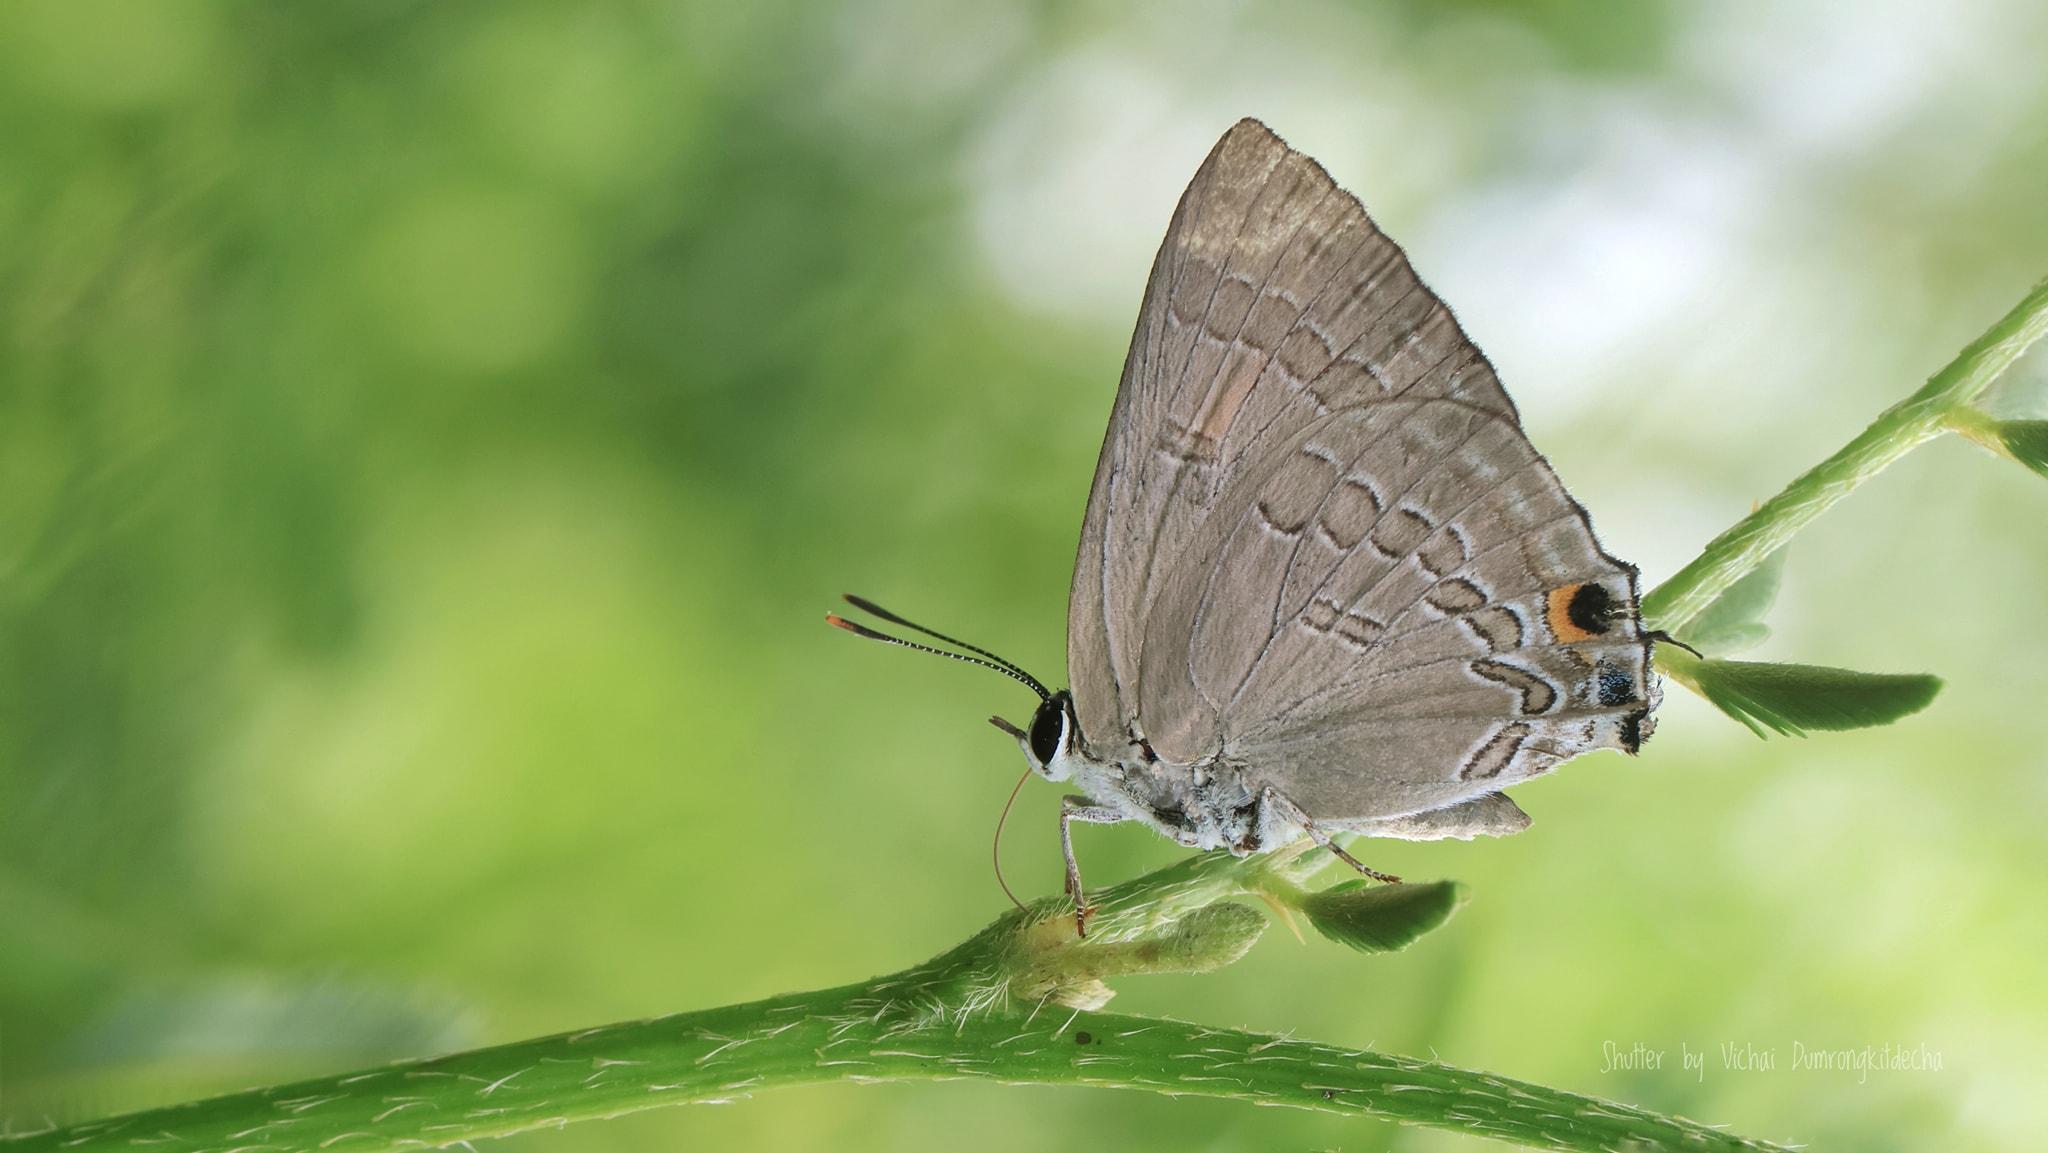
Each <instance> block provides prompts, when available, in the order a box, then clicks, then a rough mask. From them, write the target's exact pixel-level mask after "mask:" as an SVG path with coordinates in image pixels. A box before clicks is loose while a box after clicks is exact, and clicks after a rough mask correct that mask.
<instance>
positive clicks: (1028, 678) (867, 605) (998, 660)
mask: <svg viewBox="0 0 2048 1153" xmlns="http://www.w3.org/2000/svg"><path fill="white" fill-rule="evenodd" d="M841 596H842V597H843V598H844V599H845V601H846V603H847V604H850V605H852V606H853V607H855V608H857V609H859V610H861V611H862V612H864V613H867V614H868V615H869V616H876V617H880V618H882V619H883V620H885V621H888V622H889V623H890V624H892V625H900V626H902V627H903V628H906V629H909V630H911V631H912V632H919V633H923V634H924V635H926V636H928V637H931V638H932V639H933V640H938V641H944V642H945V643H947V644H949V645H953V646H955V647H957V648H963V649H966V650H967V651H968V652H970V653H973V654H975V655H976V656H980V657H984V658H987V659H988V660H989V661H992V662H994V663H995V665H996V666H998V667H1000V668H1002V669H1004V670H1005V671H1007V672H1008V673H1009V674H1010V675H1011V676H1013V677H1015V678H1016V679H1018V680H1020V681H1022V682H1024V683H1025V684H1027V685H1030V686H1031V688H1032V691H1034V692H1036V693H1037V694H1038V699H1039V700H1041V701H1042V700H1045V699H1046V698H1048V697H1050V696H1052V693H1051V692H1050V691H1048V690H1047V689H1046V687H1045V686H1044V685H1043V684H1041V683H1040V682H1039V680H1038V678H1037V677H1034V676H1032V675H1031V674H1030V673H1027V672H1025V671H1024V669H1023V667H1022V666H1020V665H1018V664H1017V662H1016V661H1013V660H1010V659H1008V658H1007V657H999V656H997V655H996V654H994V653H992V652H990V651H988V650H987V649H985V648H982V647H981V646H980V645H971V644H968V643H967V642H966V641H963V640H961V639H960V638H959V637H949V636H947V635H946V634H945V633H942V632H940V631H938V630H937V629H928V628H926V627H924V626H923V625H921V624H918V623H917V622H916V621H913V620H909V619H907V618H905V617H902V616H899V615H898V614H896V613H892V612H890V611H889V610H888V609H885V608H883V607H882V606H881V605H878V604H876V603H875V602H873V601H871V600H869V599H868V598H866V597H863V596H855V595H854V594H852V593H842V594H841ZM828 619H830V618H828ZM840 627H842V628H844V627H845V626H843V625H842V626H840ZM868 635H870V636H875V637H882V636H883V635H884V634H881V633H877V632H874V631H873V630H869V633H868ZM886 639H890V640H894V639H895V638H893V637H889V638H886ZM897 643H898V644H906V645H908V644H909V643H910V642H908V641H898V642H897ZM910 647H912V648H917V647H920V646H917V645H910ZM925 651H926V652H937V651H942V650H936V649H929V648H927V649H925ZM946 655H947V656H951V657H957V658H959V659H961V660H966V659H967V658H965V657H961V656H960V654H958V653H947V654H946ZM974 663H976V664H979V663H981V662H979V661H977V662H974Z"/></svg>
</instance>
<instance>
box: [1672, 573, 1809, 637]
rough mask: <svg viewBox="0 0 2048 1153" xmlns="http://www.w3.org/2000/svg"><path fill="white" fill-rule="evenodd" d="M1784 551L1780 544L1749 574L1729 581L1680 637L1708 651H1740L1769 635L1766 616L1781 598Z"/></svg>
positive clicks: (1684, 629) (1682, 630)
mask: <svg viewBox="0 0 2048 1153" xmlns="http://www.w3.org/2000/svg"><path fill="white" fill-rule="evenodd" d="M1785 552H1786V550H1785V549H1782V548H1781V549H1779V550H1778V551H1776V552H1774V553H1772V554H1771V555H1770V556H1767V557H1765V558H1764V559H1763V562H1762V563H1761V564H1759V565H1757V566H1756V567H1755V568H1753V569H1751V570H1750V571H1749V574H1748V575H1747V576H1744V577H1743V578H1742V579H1741V580H1739V581H1736V582H1735V583H1734V584H1732V585H1729V586H1728V590H1727V591H1726V592H1723V593H1722V594H1721V595H1720V596H1718V597H1715V598H1714V600H1713V602H1712V603H1710V604H1709V605H1707V607H1706V608H1705V609H1703V610H1701V612H1700V615H1698V616H1696V617H1694V618H1693V619H1692V620H1691V621H1689V622H1687V624H1686V625H1685V627H1684V628H1681V629H1679V630H1678V639H1679V640H1681V641H1684V642H1685V643H1687V644H1689V645H1691V646H1692V647H1694V648H1696V649H1699V650H1700V651H1701V652H1709V653H1739V652H1741V651H1743V650H1744V649H1751V648H1755V647H1756V646H1757V645H1760V644H1762V643H1763V642H1764V641H1765V640H1767V639H1769V637H1770V635H1771V630H1770V627H1769V626H1767V625H1765V624H1764V623H1763V619H1764V614H1765V613H1767V612H1769V611H1770V610H1771V605H1772V603H1773V602H1775V601H1776V600H1777V599H1778V586H1779V584H1780V583H1781V582H1782V580H1783V578H1784V574H1785Z"/></svg>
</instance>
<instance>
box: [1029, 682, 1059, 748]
mask: <svg viewBox="0 0 2048 1153" xmlns="http://www.w3.org/2000/svg"><path fill="white" fill-rule="evenodd" d="M1066 728H1067V710H1066V694H1065V693H1058V694H1055V695H1053V696H1051V697H1049V698H1047V699H1046V700H1045V702H1044V703H1043V704H1040V705H1039V706H1038V713H1037V715H1036V716H1033V717H1032V718H1031V755H1032V756H1033V757H1034V758H1036V759H1037V761H1038V763H1039V765H1040V766H1045V765H1049V764H1051V763H1052V759H1053V758H1054V757H1056V756H1058V755H1059V752H1060V744H1061V738H1062V737H1064V736H1065V735H1066Z"/></svg>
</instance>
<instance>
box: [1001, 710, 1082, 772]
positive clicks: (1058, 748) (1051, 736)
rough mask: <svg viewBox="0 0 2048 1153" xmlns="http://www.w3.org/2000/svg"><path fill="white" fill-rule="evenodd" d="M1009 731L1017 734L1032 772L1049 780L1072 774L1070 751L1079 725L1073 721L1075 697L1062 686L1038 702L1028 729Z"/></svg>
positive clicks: (1078, 730)
mask: <svg viewBox="0 0 2048 1153" xmlns="http://www.w3.org/2000/svg"><path fill="white" fill-rule="evenodd" d="M1010 731H1012V732H1013V733H1016V736H1017V744H1018V746H1019V747H1020V748H1022V749H1023V750H1024V759H1025V760H1027V761H1029V762H1031V768H1032V771H1034V772H1036V773H1037V774H1038V775H1040V776H1042V777H1044V778H1045V779H1046V780H1048V781H1064V780H1066V779H1067V778H1068V777H1071V776H1073V775H1074V770H1073V760H1072V758H1071V757H1070V756H1069V754H1070V753H1071V752H1072V751H1073V748H1074V741H1075V739H1076V736H1077V734H1078V733H1079V732H1080V726H1079V725H1076V724H1075V723H1074V698H1073V696H1072V695H1071V694H1069V693H1068V692H1067V691H1066V690H1065V689H1061V690H1060V691H1059V692H1056V693H1054V694H1053V695H1051V696H1049V697H1047V698H1045V699H1044V700H1043V701H1040V702H1039V705H1038V711H1037V712H1036V713H1034V714H1032V717H1031V728H1030V729H1029V730H1028V731H1025V732H1016V730H1015V729H1014V727H1012V728H1011V729H1010Z"/></svg>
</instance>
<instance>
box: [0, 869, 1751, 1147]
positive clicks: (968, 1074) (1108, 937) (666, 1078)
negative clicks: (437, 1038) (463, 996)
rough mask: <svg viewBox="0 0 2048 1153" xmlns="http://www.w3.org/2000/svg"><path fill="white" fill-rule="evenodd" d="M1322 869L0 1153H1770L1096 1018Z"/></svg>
mask: <svg viewBox="0 0 2048 1153" xmlns="http://www.w3.org/2000/svg"><path fill="white" fill-rule="evenodd" d="M1326 860H1327V857H1326V856H1325V855H1324V854H1322V853H1321V852H1319V851H1313V850H1312V849H1311V848H1310V847H1309V846H1307V845H1306V844H1302V845H1299V846H1295V847H1291V848H1289V849H1284V850H1280V851H1278V852H1276V853H1274V854H1272V855H1270V856H1268V857H1266V858H1254V859H1251V860H1247V861H1238V860H1235V859H1233V858H1231V857H1229V856H1228V855H1227V854H1209V855H1206V856H1201V857H1195V858H1191V859H1189V860H1187V861H1184V862H1181V863H1179V864H1176V865H1173V866H1171V867H1169V868H1166V869H1162V870H1159V871H1158V872H1156V873H1153V874H1150V875H1149V876H1146V877H1141V878H1139V879H1138V880H1135V881H1131V882H1128V883H1126V884H1123V885H1118V886H1116V887H1114V888H1112V889H1109V890H1105V891H1104V892H1103V893H1101V894H1099V895H1098V896H1097V900H1098V902H1099V903H1098V905H1097V907H1096V912H1095V915H1094V917H1093V918H1092V919H1091V921H1090V923H1089V924H1090V929H1089V935H1088V937H1087V939H1086V940H1080V939H1077V938H1076V937H1075V934H1074V924H1073V906H1072V905H1071V904H1070V903H1068V902H1066V901H1063V900H1049V901H1041V902H1038V903H1036V904H1034V905H1033V906H1032V907H1031V908H1029V909H1026V910H1022V911H1018V912H1012V913H1008V914H1006V915H1004V916H1003V917H1002V918H1000V919H998V920H997V921H996V922H995V923H994V924H992V925H990V926H988V928H986V929H984V930H982V931H981V932H980V933H977V934H976V935H975V936H973V937H972V938H970V939H969V940H968V941H967V942H965V943H964V944H962V945H960V946H959V947H957V948H955V949H953V950H951V951H949V952H947V953H945V954H943V955H941V956H939V957H937V958H934V959H933V960H931V961H929V962H927V963H925V964H923V965H919V966H917V967H915V968H912V969H907V970H905V971H903V972H901V973H895V974H892V975H889V976H886V977H880V978H876V979H875V980H872V981H866V982H862V983H860V984H857V985H847V986H843V987H840V988H836V989H826V990H823V991H820V992H812V993H799V994H794V995H791V996H786V997H773V998H770V999H768V1000H765V1001H755V1002H752V1003H749V1004H745V1005H732V1006H727V1007H724V1008H718V1009H707V1010H704V1011H702V1012H696V1013H683V1014H679V1015H676V1016H672V1017H662V1018H658V1019H655V1020H651V1021H638V1022H630V1023H626V1024H618V1025H608V1026H604V1027H602V1028H597V1029H585V1030H583V1031H581V1032H576V1033H564V1034H560V1035H557V1036H553V1037H543V1038H540V1039H538V1040H533V1041H522V1042H518V1043H516V1044H510V1045H499V1046H495V1047H492V1048H488V1049H477V1050H473V1051H471V1052H467V1053H458V1054H454V1055H452V1056H447V1057H438V1058H434V1059H431V1060H421V1061H406V1062H401V1063H399V1064H395V1065H390V1066H386V1067H384V1068H381V1069H373V1070H368V1071H365V1072H359V1073H350V1074H344V1075H341V1076H335V1077H322V1078H316V1079H313V1080H309V1081H301V1082H299V1083H297V1084H293V1085H284V1086H278V1087H273V1088H269V1089H256V1090H251V1091H248V1092H244V1093H235V1094H231V1095H228V1096H225V1097H216V1098H213V1099H211V1100H206V1101H199V1102H194V1103H191V1104H186V1105H178V1106H172V1107H170V1108H165V1109H153V1110H149V1111H146V1112H141V1113H131V1114H128V1115H126V1116H122V1117H113V1118H108V1119H106V1120H101V1121H90V1122H86V1123H83V1124H79V1125H71V1126H66V1127H63V1128H58V1129H53V1130H48V1131H45V1132H42V1133H37V1134H32V1135H28V1136H23V1137H17V1138H14V1139H12V1140H10V1141H6V1142H0V1148H5V1149H6V1150H7V1153H41V1151H44V1150H65V1151H70V1153H81V1151H82V1153H98V1151H102V1150H115V1149H120V1150H125V1151H128V1153H133V1150H134V1149H136V1148H138V1147H147V1148H148V1149H149V1150H150V1151H151V1153H200V1151H202V1150H206V1151H213V1153H227V1151H229V1150H240V1151H241V1153H291V1151H300V1150H303V1151H308V1153H311V1151H314V1150H322V1149H339V1150H345V1151H354V1153H362V1151H365V1150H372V1149H394V1148H403V1147H412V1146H418V1145H436V1146H438V1145H448V1144H452V1143H455V1142H459V1141H474V1140H476V1139H479V1138H484V1137H497V1136H504V1135H506V1134H511V1133H520V1132H525V1131H527V1130H531V1129H540V1128H547V1127H550V1126H561V1125H566V1124H568V1123H569V1122H571V1121H582V1120H588V1119H591V1118H599V1117H614V1116H618V1115H619V1114H622V1113H631V1112H636V1111H638V1110H641V1109H651V1108H656V1107H658V1106H663V1105H680V1104H689V1103H706V1102H722V1101H730V1100H732V1099H734V1098H736V1097H741V1096H746V1095H750V1094H753V1093H756V1092H760V1091H763V1090H767V1089H773V1088H779V1087H782V1086H788V1085H803V1084H809V1083H812V1082H818V1081H838V1080H849V1079H851V1080H865V1081H933V1080H952V1079H961V1078H975V1079H982V1080H992V1081H1001V1082H1006V1083H1030V1084H1056V1085H1095V1086H1103V1087H1112V1088H1126V1089H1143V1090H1150V1091H1153V1092H1163V1093H1177V1094H1191V1095H1195V1096H1207V1097H1224V1098H1231V1099H1236V1100H1245V1101H1256V1102H1259V1103H1262V1104H1267V1105H1287V1106H1293V1107H1296V1108H1301V1109H1312V1110H1319V1111H1322V1112H1328V1113H1351V1114H1364V1115H1368V1116H1375V1117H1382V1118H1386V1119H1389V1120H1394V1121H1400V1122H1404V1123H1408V1124H1414V1125H1427V1126H1433V1127H1436V1128H1443V1129H1453V1130H1457V1131H1460V1132H1464V1133H1470V1134H1475V1135H1481V1136H1488V1137H1495V1138H1499V1139H1502V1140H1508V1141H1514V1142H1518V1143H1521V1144H1524V1145H1529V1146H1534V1147H1537V1148H1544V1149H1562V1150H1585V1151H1593V1150H1614V1149H1620V1148H1624V1147H1625V1148H1628V1149H1632V1150H1656V1149H1688V1150H1767V1149H1776V1148H1777V1147H1776V1146H1770V1145H1763V1144H1758V1143H1755V1142H1749V1141H1744V1140H1742V1139H1741V1138H1738V1137H1734V1136H1731V1135H1729V1134H1726V1133H1723V1132H1720V1131H1718V1130H1715V1129H1710V1128H1707V1127H1705V1126H1701V1125H1696V1124H1694V1123H1692V1122H1689V1121H1683V1120H1679V1119H1677V1118H1671V1117H1662V1116H1659V1115H1657V1114H1655V1113H1650V1112H1646V1111H1644V1110H1640V1109H1634V1108H1630V1107H1628V1106H1624V1105H1617V1104H1613V1103H1610V1102H1606V1101H1600V1100H1596V1099H1594V1098H1590V1097H1583V1096H1580V1095H1578V1094H1574V1093H1566V1092H1563V1091H1560V1090H1556V1089H1547V1088H1544V1087H1542V1086H1538V1085H1530V1084H1525V1083H1522V1082H1519V1081H1512V1080H1508V1079H1506V1078H1502V1077H1495V1076H1492V1075H1489V1074H1485V1073H1477V1072H1471V1071H1467V1070H1463V1069H1456V1068H1452V1067H1451V1066H1448V1065H1443V1064H1439V1063H1436V1062H1430V1061H1417V1060H1412V1059H1410V1058H1406V1057H1398V1056H1388V1055H1384V1054H1377V1053H1366V1052H1359V1051H1355V1050H1350V1049H1342V1048H1338V1047H1335V1046H1330V1045H1318V1044H1312V1043H1309V1042H1305V1041H1296V1040H1293V1039H1290V1038H1283V1037H1273V1036H1267V1035H1262V1034H1257V1033H1246V1032H1241V1031H1238V1030H1231V1029H1208V1028H1203V1027H1201V1026H1199V1025H1190V1024H1185V1023H1182V1022H1178V1021H1165V1020H1158V1019H1153V1018H1143V1017H1128V1016H1121V1015H1116V1014H1108V1013H1101V1012H1097V1011H1095V1010H1096V1009H1098V1008H1099V1006H1100V1004H1101V1002H1102V1001H1104V1000H1106V999H1107V998H1108V995H1109V993H1108V989H1107V987H1106V986H1104V985H1103V984H1102V981H1103V979H1104V978H1106V977H1113V976H1120V975H1124V974H1129V973H1140V972H1189V971H1202V970H1206V969H1213V968H1216V967H1218V966H1220V965H1224V964H1228V963H1230V962H1231V961H1234V960H1236V959H1237V958H1238V957H1239V956H1241V955H1242V954H1243V953H1244V951H1245V950H1246V949H1248V948H1249V947H1250V946H1251V944H1252V943H1253V942H1254V941H1256V940H1257V938H1258V935H1259V932H1260V931H1261V930H1262V929H1263V928H1264V926H1265V918H1264V917H1263V916H1261V915H1259V914H1258V913H1257V912H1256V911H1254V910H1252V909H1249V908H1247V907H1245V906H1243V905H1239V904H1234V903H1230V902H1229V901H1228V900H1227V898H1230V897H1233V896H1237V895H1241V894H1250V895H1255V896H1259V897H1262V898H1265V899H1267V900H1268V901H1270V902H1273V903H1275V904H1276V905H1284V904H1285V903H1286V902H1289V901H1292V900H1294V899H1296V898H1299V897H1300V896H1301V894H1302V890H1301V888H1300V883H1301V882H1302V881H1304V880H1306V879H1307V878H1308V876H1309V875H1310V874H1311V873H1313V872H1315V871H1316V870H1318V869H1320V868H1321V867H1322V866H1323V864H1324V863H1325V861H1326Z"/></svg>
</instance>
